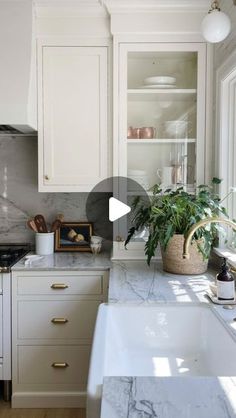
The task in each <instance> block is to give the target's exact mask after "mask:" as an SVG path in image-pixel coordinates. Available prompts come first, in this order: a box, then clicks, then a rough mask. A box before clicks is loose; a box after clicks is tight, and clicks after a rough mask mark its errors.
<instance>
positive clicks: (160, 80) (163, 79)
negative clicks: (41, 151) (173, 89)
mask: <svg viewBox="0 0 236 418" xmlns="http://www.w3.org/2000/svg"><path fill="white" fill-rule="evenodd" d="M175 82H176V78H175V77H169V76H164V75H163V76H154V77H147V78H145V79H144V84H149V85H151V84H175Z"/></svg>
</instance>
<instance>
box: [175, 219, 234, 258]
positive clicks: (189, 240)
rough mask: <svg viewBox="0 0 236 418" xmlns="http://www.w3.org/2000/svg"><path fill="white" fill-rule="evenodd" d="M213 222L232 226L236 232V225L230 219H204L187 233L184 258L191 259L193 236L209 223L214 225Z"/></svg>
mask: <svg viewBox="0 0 236 418" xmlns="http://www.w3.org/2000/svg"><path fill="white" fill-rule="evenodd" d="M213 222H216V223H222V224H225V225H228V226H231V228H232V229H233V230H234V231H235V232H236V223H234V222H233V221H230V220H229V219H222V218H219V217H215V218H205V219H202V220H201V221H199V222H197V223H196V224H195V225H193V226H192V227H191V228H190V229H189V231H188V232H187V235H186V237H185V240H184V248H183V258H189V245H190V242H191V241H192V237H193V234H194V233H195V232H196V231H197V229H198V228H201V227H202V226H205V225H207V224H208V223H213Z"/></svg>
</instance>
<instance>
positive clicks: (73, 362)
mask: <svg viewBox="0 0 236 418" xmlns="http://www.w3.org/2000/svg"><path fill="white" fill-rule="evenodd" d="M17 351H18V353H17V354H18V383H19V384H34V385H35V384H53V385H57V384H79V385H83V384H84V385H86V382H87V375H88V366H89V358H90V346H89V345H79V346H59V347H58V346H18V347H17ZM55 363H61V365H66V367H65V368H64V367H58V368H55V367H53V366H52V365H53V364H54V365H55ZM63 363H64V364H63Z"/></svg>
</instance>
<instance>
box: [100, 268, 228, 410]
mask: <svg viewBox="0 0 236 418" xmlns="http://www.w3.org/2000/svg"><path fill="white" fill-rule="evenodd" d="M215 274H216V272H215V271H214V270H213V269H209V270H208V271H207V273H205V274H201V275H194V276H180V275H174V274H169V273H165V272H163V270H162V264H161V263H160V262H154V263H152V264H151V266H150V267H148V266H147V264H146V263H145V262H144V261H115V262H113V263H112V268H111V271H110V288H109V302H113V303H125V302H127V303H128V302H132V303H135V304H136V303H138V304H142V303H145V304H146V303H150V304H151V303H152V302H160V303H168V302H194V303H211V302H210V301H209V299H208V298H207V297H206V291H207V290H209V284H210V283H212V282H213V281H214V278H215ZM213 307H214V309H215V310H217V312H218V313H219V314H220V316H221V318H222V319H223V320H224V321H225V322H226V323H227V324H228V325H229V326H230V329H231V331H232V332H233V334H234V335H236V323H235V322H234V321H233V318H234V317H236V306H235V309H233V310H226V309H224V308H223V306H220V305H213ZM124 417H126V418H141V417H142V418H144V417H145V418H154V417H158V418H236V378H235V377H224V378H223V377H219V378H218V377H213V376H212V377H189V376H188V377H179V376H178V377H134V376H130V377H122V376H119V377H105V378H104V384H103V397H102V410H101V418H124Z"/></svg>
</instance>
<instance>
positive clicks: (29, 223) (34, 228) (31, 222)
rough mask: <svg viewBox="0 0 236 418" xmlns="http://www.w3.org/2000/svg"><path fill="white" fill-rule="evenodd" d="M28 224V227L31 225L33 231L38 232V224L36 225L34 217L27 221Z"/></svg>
mask: <svg viewBox="0 0 236 418" xmlns="http://www.w3.org/2000/svg"><path fill="white" fill-rule="evenodd" d="M27 225H28V227H29V228H30V229H31V230H32V231H34V232H38V229H37V226H36V225H35V222H34V220H33V219H29V220H28V221H27Z"/></svg>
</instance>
